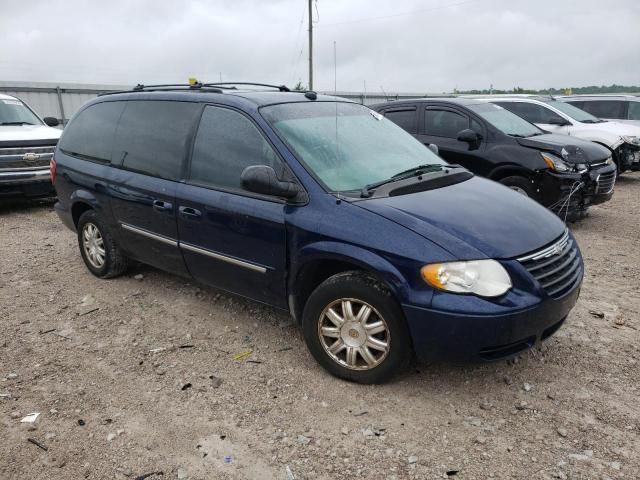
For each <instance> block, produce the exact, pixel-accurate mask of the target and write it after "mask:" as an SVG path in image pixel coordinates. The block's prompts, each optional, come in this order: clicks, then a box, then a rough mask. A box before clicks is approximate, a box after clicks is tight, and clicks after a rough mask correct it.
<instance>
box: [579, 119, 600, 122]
mask: <svg viewBox="0 0 640 480" xmlns="http://www.w3.org/2000/svg"><path fill="white" fill-rule="evenodd" d="M582 123H600V120H591V119H590V118H587V119H586V120H582Z"/></svg>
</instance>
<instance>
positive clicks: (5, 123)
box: [0, 122, 35, 125]
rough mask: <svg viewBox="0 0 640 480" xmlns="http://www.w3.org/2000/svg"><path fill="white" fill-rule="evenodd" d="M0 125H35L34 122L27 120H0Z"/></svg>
mask: <svg viewBox="0 0 640 480" xmlns="http://www.w3.org/2000/svg"><path fill="white" fill-rule="evenodd" d="M0 125H35V123H29V122H2V123H0Z"/></svg>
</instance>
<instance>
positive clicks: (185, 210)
mask: <svg viewBox="0 0 640 480" xmlns="http://www.w3.org/2000/svg"><path fill="white" fill-rule="evenodd" d="M178 210H179V211H180V214H181V215H183V216H185V217H194V218H200V217H201V216H202V212H201V211H200V210H197V209H195V208H192V207H180V208H179V209H178Z"/></svg>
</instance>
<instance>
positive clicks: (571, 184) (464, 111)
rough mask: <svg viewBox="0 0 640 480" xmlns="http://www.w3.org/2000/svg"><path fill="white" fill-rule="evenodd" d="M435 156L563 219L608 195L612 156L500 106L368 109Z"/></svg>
mask: <svg viewBox="0 0 640 480" xmlns="http://www.w3.org/2000/svg"><path fill="white" fill-rule="evenodd" d="M371 108H372V109H374V110H376V111H378V112H380V113H382V114H383V115H384V116H385V117H387V118H388V119H389V120H392V121H393V122H395V123H396V124H397V125H399V126H400V127H402V128H404V129H405V130H406V131H407V132H409V133H411V134H412V135H413V136H414V137H416V138H417V139H418V140H420V141H421V142H422V143H424V144H425V145H430V144H433V145H436V146H437V147H438V150H439V153H440V156H442V158H444V159H445V160H447V161H448V162H449V163H453V164H459V165H462V166H463V167H465V168H467V169H469V170H471V171H472V172H473V173H475V174H477V175H481V176H483V177H487V178H490V179H492V180H496V181H498V182H500V183H502V184H503V185H506V186H508V187H510V188H512V189H514V190H517V191H518V192H520V193H522V194H525V195H527V196H529V197H531V198H534V199H535V200H537V201H538V202H540V203H541V204H543V205H544V206H546V207H547V208H549V209H551V210H552V211H554V212H555V213H556V214H558V215H559V216H560V217H561V218H563V219H565V220H567V221H575V220H577V219H579V218H581V217H583V216H584V215H586V212H587V209H588V208H589V206H590V205H594V204H598V203H603V202H606V201H607V200H609V199H610V198H611V197H612V195H613V189H614V186H615V180H616V169H615V165H614V163H613V161H612V159H611V152H610V151H609V150H608V149H606V148H604V147H601V146H600V145H596V144H594V143H592V142H587V141H584V140H580V139H576V138H571V137H569V136H566V135H553V134H548V133H545V132H544V131H543V130H541V129H539V128H538V127H536V126H535V125H533V124H531V123H529V122H527V121H526V120H523V119H522V118H520V117H518V116H517V115H515V114H513V113H511V112H509V111H508V110H505V109H504V108H502V107H499V106H497V105H494V104H491V103H488V102H486V101H482V100H474V99H468V98H424V99H414V100H407V101H398V102H389V103H384V104H378V105H374V106H372V107H371Z"/></svg>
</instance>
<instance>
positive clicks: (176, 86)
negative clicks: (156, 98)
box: [98, 82, 223, 97]
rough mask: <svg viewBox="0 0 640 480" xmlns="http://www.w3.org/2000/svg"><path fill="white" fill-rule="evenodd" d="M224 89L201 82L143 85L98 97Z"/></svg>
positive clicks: (219, 91) (217, 91) (104, 93)
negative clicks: (135, 93) (133, 93)
mask: <svg viewBox="0 0 640 480" xmlns="http://www.w3.org/2000/svg"><path fill="white" fill-rule="evenodd" d="M221 88H223V87H219V88H212V87H210V86H209V85H203V84H202V83H200V82H196V83H193V84H189V83H161V84H157V85H143V84H142V83H139V84H137V85H136V86H135V87H133V88H132V89H131V90H114V91H111V92H103V93H101V94H99V95H98V96H99V97H101V96H103V95H114V94H116V93H131V92H162V91H180V90H198V91H202V90H206V91H208V92H213V93H222V89H221Z"/></svg>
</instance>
